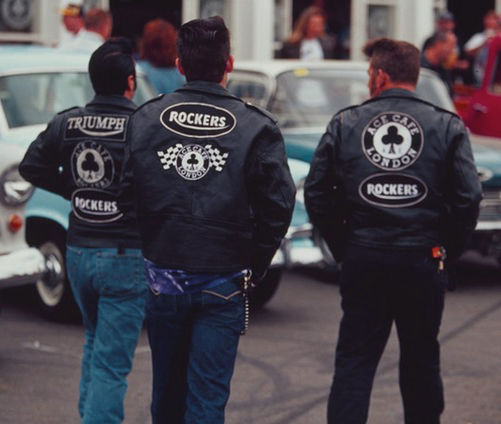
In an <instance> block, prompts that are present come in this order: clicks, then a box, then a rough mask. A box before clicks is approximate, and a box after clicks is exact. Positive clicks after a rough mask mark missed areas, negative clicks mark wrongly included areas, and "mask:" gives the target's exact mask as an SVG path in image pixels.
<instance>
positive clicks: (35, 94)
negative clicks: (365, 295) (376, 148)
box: [0, 46, 321, 319]
mask: <svg viewBox="0 0 501 424" xmlns="http://www.w3.org/2000/svg"><path fill="white" fill-rule="evenodd" d="M88 59H89V57H88V55H84V54H70V53H62V52H60V51H58V50H57V49H50V48H45V47H37V46H2V47H0V149H1V151H2V152H3V151H4V148H5V147H6V146H9V145H16V146H18V147H21V148H22V150H23V151H25V149H26V148H27V146H28V145H29V143H30V142H31V141H33V140H34V139H35V137H36V136H37V134H38V133H39V132H40V131H42V130H43V129H44V128H45V126H46V123H47V122H48V121H49V120H50V119H51V118H52V117H53V116H54V115H55V114H56V113H57V112H58V111H61V110H64V109H66V108H69V107H72V106H75V105H84V104H85V103H87V102H88V101H89V100H90V99H91V98H92V96H93V90H92V86H91V84H90V80H89V78H88V74H87V64H88ZM155 95H156V93H155V92H154V89H153V88H152V87H151V85H150V84H149V83H148V81H147V80H146V79H145V77H144V75H143V74H142V72H141V71H140V70H138V87H137V92H136V97H135V98H134V101H135V102H136V104H141V103H143V102H144V101H146V100H148V99H149V98H152V97H153V96H155ZM2 154H3V153H2ZM289 165H290V168H291V171H292V173H293V175H294V176H297V178H296V180H297V181H299V180H300V179H301V178H302V177H303V176H304V175H305V174H306V172H307V170H308V164H305V163H303V162H302V161H297V160H291V161H290V163H289ZM69 212H70V204H69V202H67V201H66V200H64V199H63V198H61V197H59V196H56V195H54V194H51V193H48V192H47V191H44V190H40V189H36V190H35V191H34V193H33V195H32V198H31V199H30V200H29V202H28V203H27V205H26V240H27V241H28V243H29V245H30V246H35V247H38V248H39V249H40V251H41V252H42V254H43V255H44V257H45V259H46V261H48V262H49V263H50V264H51V272H46V273H44V274H43V275H40V276H39V278H37V281H36V293H37V296H38V298H39V300H40V306H41V307H42V310H43V311H44V312H45V313H46V314H47V315H48V316H49V317H51V318H57V319H59V318H63V319H64V318H66V317H68V316H72V315H75V312H76V308H75V305H74V302H73V297H72V294H71V290H70V289H69V286H68V282H67V278H66V273H65V266H64V257H65V253H64V252H65V240H66V230H67V228H68V214H69ZM293 223H294V224H295V225H296V226H295V227H292V226H291V228H290V229H289V233H288V235H289V236H293V235H296V234H300V233H301V232H302V231H304V230H305V228H306V227H308V226H309V225H310V224H309V223H308V218H307V215H306V212H305V211H304V207H303V206H302V204H301V203H299V205H298V207H297V208H296V211H295V214H294V218H293ZM296 244H297V246H296ZM295 246H296V247H295ZM320 258H321V256H320V254H319V253H318V252H317V254H316V256H314V255H313V256H312V255H309V256H304V255H303V246H302V245H301V242H300V241H294V242H287V241H286V242H284V244H283V246H282V248H281V249H280V250H279V251H278V252H277V254H276V255H275V257H274V258H273V262H272V264H271V266H270V269H269V270H268V273H267V276H266V281H265V282H264V283H265V284H261V285H260V286H259V288H258V289H257V290H256V291H255V292H254V293H253V295H252V299H251V300H252V302H253V305H254V307H260V306H262V305H263V304H264V303H266V302H267V301H268V300H269V299H270V298H271V297H272V296H273V294H274V292H275V291H276V289H277V287H278V285H279V282H280V278H281V275H282V271H283V269H284V267H285V266H286V264H287V263H288V262H290V261H294V262H297V261H301V262H306V263H310V262H314V261H319V260H320Z"/></svg>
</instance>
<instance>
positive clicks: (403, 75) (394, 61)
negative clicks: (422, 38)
mask: <svg viewBox="0 0 501 424" xmlns="http://www.w3.org/2000/svg"><path fill="white" fill-rule="evenodd" d="M363 52H364V53H365V54H366V55H367V56H368V57H369V58H370V59H371V65H372V67H373V69H375V70H377V69H381V70H382V71H384V72H386V73H387V74H388V75H389V76H390V78H391V80H392V81H393V82H396V83H405V84H412V85H416V84H417V81H418V77H419V67H420V60H419V50H418V49H417V47H416V46H414V45H412V44H410V43H407V42H406V41H397V40H392V39H389V38H379V39H377V40H373V41H369V42H368V43H367V44H366V45H365V47H364V49H363Z"/></svg>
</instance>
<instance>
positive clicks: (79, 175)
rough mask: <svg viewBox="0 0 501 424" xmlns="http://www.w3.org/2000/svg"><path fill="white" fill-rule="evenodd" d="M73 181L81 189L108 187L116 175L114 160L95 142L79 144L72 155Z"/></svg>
mask: <svg viewBox="0 0 501 424" xmlns="http://www.w3.org/2000/svg"><path fill="white" fill-rule="evenodd" d="M71 171H72V173H73V179H74V181H75V183H76V185H77V186H79V187H92V188H105V187H108V186H109V185H110V184H111V183H112V181H113V177H114V175H115V164H114V162H113V158H112V157H111V155H110V153H109V152H108V150H106V148H104V147H103V146H101V145H100V144H98V143H96V142H94V141H83V142H81V143H78V144H77V145H76V147H75V149H74V150H73V153H72V155H71Z"/></svg>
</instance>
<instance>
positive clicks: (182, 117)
mask: <svg viewBox="0 0 501 424" xmlns="http://www.w3.org/2000/svg"><path fill="white" fill-rule="evenodd" d="M160 122H161V123H162V125H163V126H164V127H165V128H167V129H168V130H170V131H172V132H174V133H176V134H180V135H184V136H186V137H191V138H213V137H216V136H221V135H226V134H229V133H230V132H231V131H233V128H235V125H236V124H237V120H236V118H235V115H233V113H231V112H230V111H228V110H226V109H223V108H222V107H217V106H213V105H210V104H207V103H191V102H190V103H177V104H175V105H172V106H169V107H168V108H167V109H165V110H164V111H163V112H162V113H161V115H160Z"/></svg>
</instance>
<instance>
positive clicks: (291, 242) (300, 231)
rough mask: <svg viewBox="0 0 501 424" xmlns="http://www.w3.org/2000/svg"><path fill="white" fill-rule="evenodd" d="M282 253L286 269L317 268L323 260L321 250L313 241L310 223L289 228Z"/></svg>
mask: <svg viewBox="0 0 501 424" xmlns="http://www.w3.org/2000/svg"><path fill="white" fill-rule="evenodd" d="M282 251H283V255H284V258H285V263H286V265H287V266H288V267H290V266H317V265H320V264H321V263H322V262H323V260H324V257H323V253H322V250H321V249H320V247H318V246H317V245H316V244H315V242H314V241H313V225H311V224H310V223H307V224H304V225H301V226H299V227H290V228H289V230H288V231H287V234H286V236H285V239H284V242H283V247H282Z"/></svg>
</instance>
